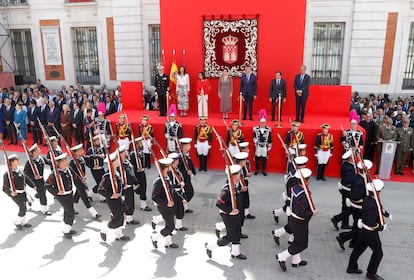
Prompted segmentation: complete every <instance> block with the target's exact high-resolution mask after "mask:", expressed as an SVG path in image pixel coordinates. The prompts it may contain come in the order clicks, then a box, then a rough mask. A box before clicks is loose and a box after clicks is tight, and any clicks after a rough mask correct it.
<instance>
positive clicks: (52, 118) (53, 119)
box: [45, 107, 60, 128]
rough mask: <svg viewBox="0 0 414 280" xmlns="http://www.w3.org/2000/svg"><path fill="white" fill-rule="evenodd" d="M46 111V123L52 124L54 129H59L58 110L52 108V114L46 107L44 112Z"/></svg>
mask: <svg viewBox="0 0 414 280" xmlns="http://www.w3.org/2000/svg"><path fill="white" fill-rule="evenodd" d="M45 111H47V115H46V121H47V122H48V123H53V124H54V126H55V127H56V128H58V127H59V118H60V110H59V108H57V107H54V108H53V112H51V110H50V107H47V109H46V110H45Z"/></svg>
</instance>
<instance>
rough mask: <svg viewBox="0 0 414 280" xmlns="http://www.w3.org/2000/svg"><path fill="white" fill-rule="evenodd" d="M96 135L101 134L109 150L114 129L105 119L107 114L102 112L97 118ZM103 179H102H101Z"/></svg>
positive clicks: (104, 145)
mask: <svg viewBox="0 0 414 280" xmlns="http://www.w3.org/2000/svg"><path fill="white" fill-rule="evenodd" d="M95 127H96V129H95V134H101V135H102V136H101V137H102V142H103V148H105V149H108V148H109V146H110V143H111V137H112V134H113V133H112V127H111V123H110V122H109V120H108V119H106V118H105V114H104V112H102V111H99V112H98V117H97V118H95ZM101 178H102V177H101Z"/></svg>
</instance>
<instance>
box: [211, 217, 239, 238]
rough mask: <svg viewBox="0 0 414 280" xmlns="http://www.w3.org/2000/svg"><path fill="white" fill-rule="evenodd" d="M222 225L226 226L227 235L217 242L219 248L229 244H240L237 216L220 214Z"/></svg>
mask: <svg viewBox="0 0 414 280" xmlns="http://www.w3.org/2000/svg"><path fill="white" fill-rule="evenodd" d="M220 215H221V218H222V219H223V222H224V224H225V225H226V230H227V234H226V235H225V236H223V237H221V238H219V239H218V240H217V244H218V245H219V246H226V245H227V244H229V243H232V244H240V235H241V224H240V217H239V215H240V214H238V215H228V214H224V213H220Z"/></svg>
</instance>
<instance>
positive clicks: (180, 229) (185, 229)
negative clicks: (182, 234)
mask: <svg viewBox="0 0 414 280" xmlns="http://www.w3.org/2000/svg"><path fill="white" fill-rule="evenodd" d="M175 230H179V231H187V230H188V228H186V227H181V228H176V229H175Z"/></svg>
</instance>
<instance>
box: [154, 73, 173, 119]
mask: <svg viewBox="0 0 414 280" xmlns="http://www.w3.org/2000/svg"><path fill="white" fill-rule="evenodd" d="M154 85H155V92H156V94H157V98H158V104H159V107H160V116H166V115H167V109H168V108H167V98H168V96H167V94H168V92H169V91H170V79H169V77H168V76H167V75H166V74H164V67H163V66H159V67H158V73H157V74H156V75H155V81H154Z"/></svg>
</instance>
